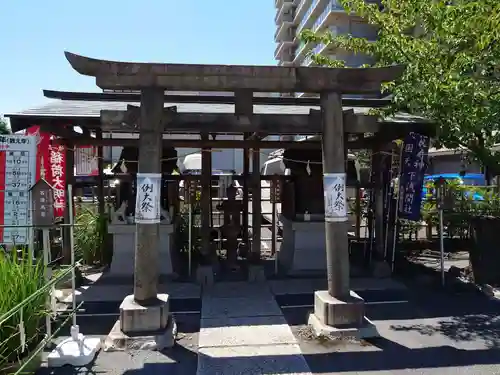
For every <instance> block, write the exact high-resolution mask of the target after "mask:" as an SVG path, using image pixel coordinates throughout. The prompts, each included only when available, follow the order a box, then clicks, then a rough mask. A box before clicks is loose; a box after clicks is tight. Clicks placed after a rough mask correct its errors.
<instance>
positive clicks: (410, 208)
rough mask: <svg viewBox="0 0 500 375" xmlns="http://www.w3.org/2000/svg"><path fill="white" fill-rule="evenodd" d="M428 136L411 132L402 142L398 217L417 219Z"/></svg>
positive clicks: (420, 203) (425, 165)
mask: <svg viewBox="0 0 500 375" xmlns="http://www.w3.org/2000/svg"><path fill="white" fill-rule="evenodd" d="M429 141H430V140H429V137H427V136H425V135H422V134H418V133H414V132H411V133H409V134H408V136H407V137H406V138H405V140H404V142H403V150H402V152H401V156H402V157H401V176H400V177H399V196H398V199H399V212H398V214H399V217H400V218H401V219H406V220H411V221H419V220H420V217H421V215H420V208H421V205H422V188H423V184H424V176H425V171H426V170H427V165H428V153H429Z"/></svg>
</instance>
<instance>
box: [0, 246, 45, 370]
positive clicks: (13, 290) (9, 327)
mask: <svg viewBox="0 0 500 375" xmlns="http://www.w3.org/2000/svg"><path fill="white" fill-rule="evenodd" d="M30 255H31V254H29V253H28V252H27V251H26V249H24V250H21V251H12V252H11V253H10V254H7V253H5V252H3V251H1V252H0V316H3V315H4V314H7V313H8V312H9V311H11V310H12V309H13V308H14V307H16V306H17V305H18V304H20V303H21V302H22V301H24V300H25V299H26V298H28V297H29V296H31V295H33V294H34V293H35V292H37V291H38V290H39V289H40V288H42V287H43V285H44V284H45V280H44V271H45V267H44V265H43V261H42V260H40V261H37V262H35V263H33V260H32V259H31V256H30ZM47 297H48V292H46V293H40V295H39V296H37V297H36V298H33V299H32V300H31V301H30V302H28V303H27V304H26V305H24V307H23V308H22V319H23V322H24V331H25V337H26V346H27V351H29V350H30V349H33V348H34V347H36V346H37V345H38V344H39V342H40V340H42V336H41V323H42V318H43V317H44V316H45V314H46V313H47V310H46V300H47ZM20 319H21V313H20V312H19V313H17V314H14V315H13V316H11V317H10V318H9V319H8V320H7V321H5V322H4V323H3V324H2V325H1V327H0V371H1V369H4V368H5V367H6V366H7V365H8V364H12V363H14V362H16V361H18V360H20V359H21V358H23V357H25V356H26V355H27V352H24V353H23V352H22V348H21V335H20V331H19V323H20Z"/></svg>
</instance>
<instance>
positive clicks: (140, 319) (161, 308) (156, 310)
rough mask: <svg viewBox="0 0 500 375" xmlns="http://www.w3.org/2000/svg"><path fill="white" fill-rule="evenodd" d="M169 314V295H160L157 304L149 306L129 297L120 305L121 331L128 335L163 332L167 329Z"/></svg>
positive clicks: (131, 296)
mask: <svg viewBox="0 0 500 375" xmlns="http://www.w3.org/2000/svg"><path fill="white" fill-rule="evenodd" d="M169 314H170V306H169V300H168V294H158V296H157V300H156V303H154V304H151V305H148V306H143V305H140V304H139V303H137V302H136V301H135V300H134V296H133V295H129V296H127V297H125V299H124V300H123V302H122V304H121V305H120V329H121V330H122V331H123V332H124V333H126V334H141V333H148V332H156V331H162V330H165V329H166V328H167V325H168V318H169Z"/></svg>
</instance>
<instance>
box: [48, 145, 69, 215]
mask: <svg viewBox="0 0 500 375" xmlns="http://www.w3.org/2000/svg"><path fill="white" fill-rule="evenodd" d="M49 150H50V157H49V163H50V172H51V177H52V180H51V181H49V182H50V183H51V184H52V187H53V188H54V216H55V217H64V210H65V208H66V147H65V146H63V145H60V144H58V142H57V141H53V142H52V145H51V146H50V148H49Z"/></svg>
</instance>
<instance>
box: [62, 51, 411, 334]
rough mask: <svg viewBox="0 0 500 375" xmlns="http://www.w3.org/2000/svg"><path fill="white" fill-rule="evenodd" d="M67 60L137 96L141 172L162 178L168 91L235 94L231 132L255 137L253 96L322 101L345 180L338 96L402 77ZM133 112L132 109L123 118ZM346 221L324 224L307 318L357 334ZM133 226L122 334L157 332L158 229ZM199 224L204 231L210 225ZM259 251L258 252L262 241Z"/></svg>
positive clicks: (391, 71) (329, 150)
mask: <svg viewBox="0 0 500 375" xmlns="http://www.w3.org/2000/svg"><path fill="white" fill-rule="evenodd" d="M65 55H66V58H67V60H68V61H69V63H70V64H71V66H72V67H73V69H75V70H76V71H77V72H78V73H80V74H83V75H87V76H92V77H95V79H96V84H97V86H99V87H100V88H102V89H114V90H116V89H121V90H140V91H141V106H140V112H137V110H138V109H137V108H136V109H135V113H139V115H138V117H139V118H138V125H139V132H140V143H139V172H140V173H160V172H161V165H160V164H161V162H160V158H161V150H162V134H163V132H165V131H168V130H169V125H172V124H175V122H176V117H177V114H176V113H175V111H172V110H169V109H166V110H165V109H164V93H165V90H171V91H227V92H234V93H235V96H236V106H235V114H234V116H233V118H232V121H231V123H232V124H233V125H234V127H235V128H233V130H235V129H236V130H237V131H238V132H241V133H245V132H246V133H257V134H258V133H259V132H263V131H266V132H268V131H269V129H265V130H264V129H261V126H260V123H259V116H255V115H254V113H253V103H252V99H253V92H283V93H285V92H286V93H290V92H309V93H319V94H320V95H321V100H320V104H321V112H320V114H319V115H320V122H321V123H322V133H323V140H322V142H323V143H322V146H323V173H324V174H332V173H334V174H344V177H345V154H344V147H345V143H344V115H343V112H342V103H341V96H342V94H374V93H379V92H380V86H381V83H382V82H387V81H393V80H394V79H396V78H398V77H399V76H400V75H401V74H402V72H403V67H401V66H392V67H383V68H359V69H357V68H354V69H351V68H349V69H342V68H341V69H337V68H319V67H277V66H231V65H187V64H159V63H134V62H114V61H105V60H98V59H92V58H87V57H83V56H79V55H75V54H72V53H68V52H66V53H65ZM131 111H134V109H130V110H129V111H128V112H129V113H132V112H131ZM314 115H316V116H318V114H317V113H316V114H314V113H311V115H310V116H311V118H312V116H314ZM203 117H204V116H203V115H202V114H200V116H199V118H200V127H199V131H200V132H201V133H204V134H208V133H210V132H212V131H216V130H213V129H212V128H211V127H210V125H209V124H206V123H205V124H201V123H202V122H203V121H201V120H202V118H203ZM316 118H318V117H316ZM226 119H227V118H226ZM177 127H178V126H177ZM290 130H291V131H290V133H292V132H293V124H290ZM205 159H206V158H205ZM344 181H345V178H344ZM209 182H210V181H207V180H206V179H205V180H203V178H202V184H204V185H207V186H204V187H203V190H202V191H203V192H206V191H207V189H209ZM256 186H258V185H256ZM325 188H326V187H325ZM341 188H343V189H344V194H343V196H342V195H341V196H342V197H343V198H342V199H344V202H343V204H344V205H346V201H345V183H344V186H343V187H342V186H341ZM253 198H254V200H256V202H254V204H256V205H260V189H257V191H256V192H255V194H254V196H253ZM257 212H259V210H257ZM346 222H347V217H345V218H344V217H338V218H334V219H330V220H326V221H325V226H326V228H325V229H326V231H325V232H326V239H325V240H326V249H327V258H326V259H327V272H328V290H327V291H317V292H316V293H315V312H314V315H312V316H311V319H312V320H313V323H314V322H316V323H317V324H320V325H323V326H325V327H327V328H328V327H330V328H332V327H335V328H340V329H342V328H345V327H350V328H352V327H357V328H361V327H362V326H363V324H364V319H365V318H364V304H363V300H362V299H361V298H359V297H358V296H356V295H355V294H354V293H353V292H352V291H351V290H350V285H349V254H348V239H347V231H346V229H345V225H346ZM203 224H204V225H203ZM136 225H137V232H136V250H135V273H134V294H133V296H128V297H127V298H126V299H125V301H124V303H122V306H121V310H122V311H121V322H120V324H121V329H122V331H124V332H125V333H137V332H145V331H149V332H152V331H156V332H158V331H161V330H165V329H167V322H166V319H165V315H168V296H165V295H159V294H158V290H157V288H158V278H159V275H158V270H157V261H158V247H159V244H160V241H159V224H136ZM202 225H203V226H204V227H206V226H207V223H202ZM204 242H206V238H204ZM256 246H260V241H258V243H257V244H256ZM259 250H260V248H259Z"/></svg>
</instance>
